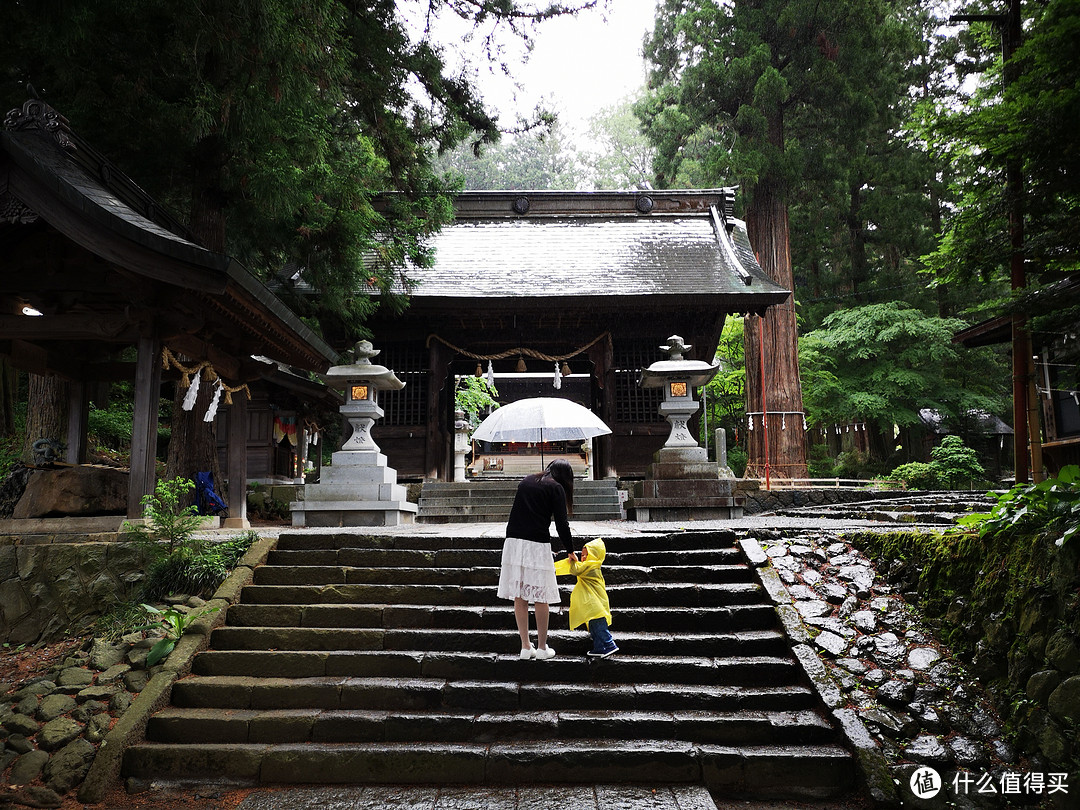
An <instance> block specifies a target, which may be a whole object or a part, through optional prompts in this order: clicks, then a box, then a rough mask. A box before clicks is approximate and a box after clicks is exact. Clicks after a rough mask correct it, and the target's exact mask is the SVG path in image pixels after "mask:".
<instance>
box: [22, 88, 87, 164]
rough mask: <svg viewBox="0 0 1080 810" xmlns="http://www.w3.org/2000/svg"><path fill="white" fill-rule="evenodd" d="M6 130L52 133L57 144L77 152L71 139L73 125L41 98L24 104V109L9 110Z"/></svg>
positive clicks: (32, 99) (29, 100)
mask: <svg viewBox="0 0 1080 810" xmlns="http://www.w3.org/2000/svg"><path fill="white" fill-rule="evenodd" d="M31 90H32V88H31ZM4 129H7V130H11V131H18V130H28V129H31V130H32V129H40V130H41V131H43V132H48V133H50V134H51V135H52V136H53V137H54V138H56V142H57V143H58V144H60V146H61V147H62V148H63V149H65V150H67V151H75V149H76V147H75V142H74V141H73V140H72V138H71V134H72V133H71V124H70V122H69V121H68V119H67V118H65V117H64V116H62V115H61V114H60V113H58V112H57V111H56V110H55V109H53V108H52V107H50V106H49V105H48V104H46V103H45V102H44V101H42V100H41V99H39V98H31V99H28V100H27V101H25V102H23V105H22V108H21V109H20V108H18V107H15V108H14V109H12V110H8V114H7V116H6V117H5V118H4Z"/></svg>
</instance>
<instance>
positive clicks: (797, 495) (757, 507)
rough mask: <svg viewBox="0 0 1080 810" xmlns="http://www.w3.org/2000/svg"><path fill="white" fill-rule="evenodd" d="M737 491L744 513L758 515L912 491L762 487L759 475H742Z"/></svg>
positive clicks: (878, 497)
mask: <svg viewBox="0 0 1080 810" xmlns="http://www.w3.org/2000/svg"><path fill="white" fill-rule="evenodd" d="M735 494H736V495H739V496H741V497H743V498H745V501H744V502H743V514H744V515H757V514H760V513H762V512H774V511H776V510H778V509H795V508H799V507H804V506H815V505H817V506H822V505H826V504H837V503H862V502H863V501H878V500H885V499H888V498H904V497H909V496H911V495H913V494H917V493H913V492H909V491H906V490H885V489H851V488H840V487H821V488H810V487H806V488H803V487H800V488H798V489H762V488H761V482H760V481H757V480H756V479H741V480H740V481H739V484H738V487H736V492H735Z"/></svg>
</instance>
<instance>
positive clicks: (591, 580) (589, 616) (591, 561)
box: [555, 537, 611, 630]
mask: <svg viewBox="0 0 1080 810" xmlns="http://www.w3.org/2000/svg"><path fill="white" fill-rule="evenodd" d="M585 548H586V549H588V552H589V556H588V557H587V558H586V559H585V560H584V562H574V561H573V560H571V559H570V558H569V557H567V558H566V559H564V560H559V561H558V562H556V563H555V575H556V576H567V575H569V574H573V575H574V576H576V577H577V584H575V585H574V590H573V591H571V592H570V629H571V630H573V629H574V628H575V627H578V626H580V625H583V624H588V623H589V622H590V621H592V620H593V619H599V618H600V617H603V618H605V619H606V620H607V623H608V626H609V627H610V626H611V606H610V604H609V603H608V595H607V585H606V584H605V582H604V575H603V574H602V573H600V564H601V563H602V562H603V561H604V557H605V556H606V555H607V547H606V546H605V545H604V541H603V540H601V539H600V538H599V537H598V538H596V539H595V540H590V541H589V542H588V543H586V544H585Z"/></svg>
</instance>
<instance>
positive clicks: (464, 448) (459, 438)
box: [454, 411, 469, 483]
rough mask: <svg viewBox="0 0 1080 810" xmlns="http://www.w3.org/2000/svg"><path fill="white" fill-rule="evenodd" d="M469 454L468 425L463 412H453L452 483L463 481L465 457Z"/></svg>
mask: <svg viewBox="0 0 1080 810" xmlns="http://www.w3.org/2000/svg"><path fill="white" fill-rule="evenodd" d="M468 452H469V423H468V422H467V421H466V419H465V411H454V481H455V482H458V483H463V482H464V481H465V455H466V454H467V453H468Z"/></svg>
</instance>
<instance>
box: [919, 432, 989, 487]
mask: <svg viewBox="0 0 1080 810" xmlns="http://www.w3.org/2000/svg"><path fill="white" fill-rule="evenodd" d="M930 459H931V463H932V464H933V465H934V466H935V467H936V468H937V470H938V474H939V475H940V476H941V478H942V480H943V481H944V483H945V486H946V488H948V489H957V488H958V487H959V486H960V485H961V484H963V483H966V484H968V485H969V486H970V485H971V484H972V483H973V482H975V481H982V480H983V479H984V478H985V477H986V471H985V470H984V469H983V466H982V464H980V463H979V455H978V453H976V452H975V451H974V450H972V449H971V448H970V447H967V446H965V445H964V440H963V439H961V438H960V437H959V436H946V437H944V438H943V439H942V440H941V443H940V444H938V446H937V447H935V448H933V449H932V450H931V451H930Z"/></svg>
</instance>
